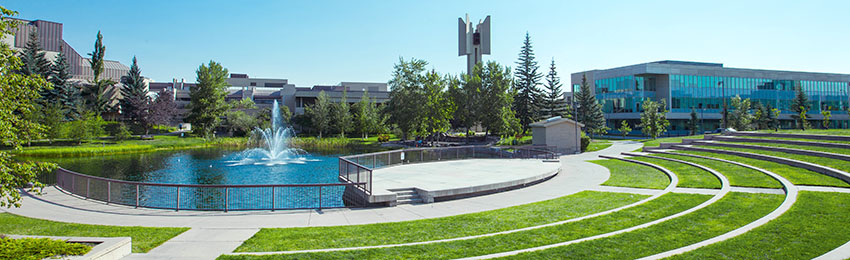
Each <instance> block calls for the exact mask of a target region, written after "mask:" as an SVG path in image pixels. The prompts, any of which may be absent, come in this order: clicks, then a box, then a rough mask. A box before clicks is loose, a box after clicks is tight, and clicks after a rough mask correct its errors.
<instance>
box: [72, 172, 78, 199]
mask: <svg viewBox="0 0 850 260" xmlns="http://www.w3.org/2000/svg"><path fill="white" fill-rule="evenodd" d="M76 186H77V178H76V177H75V176H74V175H73V174H72V175H71V193H74V194H76V193H77V187H76Z"/></svg>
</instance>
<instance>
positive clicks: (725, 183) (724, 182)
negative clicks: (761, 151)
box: [461, 155, 731, 259]
mask: <svg viewBox="0 0 850 260" xmlns="http://www.w3.org/2000/svg"><path fill="white" fill-rule="evenodd" d="M599 157H602V158H608V159H617V160H622V161H627V162H632V163H639V164H643V165H647V166H650V167H653V168H656V169H659V170H662V171H664V172H669V170H667V169H665V168H663V167H661V166H658V165H655V164H651V163H648V162H643V161H637V160H631V159H628V158H624V157H620V156H603V155H600V156H599ZM709 172H711V173H712V174H716V175H715V177H717V179H719V180H720V184H721V188H720V191H719V192H718V193H717V194H715V195H714V196H713V197H711V199H708V200H707V201H705V202H703V203H701V204H699V205H697V206H696V207H693V208H690V209H687V210H685V211H682V212H679V213H676V214H673V215H670V216H667V217H663V218H660V219H656V220H654V221H650V222H647V223H643V224H640V225H637V226H633V227H630V228H625V229H620V230H617V231H613V232H609V233H605V234H599V235H595V236H591V237H585V238H580V239H575V240H570V241H564V242H560V243H555V244H549V245H545V246H538V247H532V248H525V249H519V250H514V251H508V252H501V253H495V254H489V255H482V256H475V257H468V258H461V259H490V258H497V257H505V256H511V255H516V254H521V253H527V252H533V251H540V250H545V249H549V248H554V247H560V246H567V245H571V244H577V243H581V242H584V241H590V240H595V239H600V238H606V237H610V236H615V235H619V234H622V233H626V232H631V231H635V230H638V229H642V228H646V227H650V226H653V225H656V224H659V223H662V222H665V221H669V220H671V219H675V218H678V217H681V216H684V215H687V214H690V213H692V212H694V211H697V210H700V209H702V208H705V207H707V206H709V205H711V204H714V203H715V202H717V201H718V200H720V199H721V198H723V197H724V196H726V194H728V193H729V192H730V191H731V186H730V185H729V180H728V179H726V176H723V174H720V173H718V172H716V171H713V170H712V171H709ZM670 174H671V176H675V174H672V172H670ZM670 183H671V185H672V183H673V182H672V181H671V182H670Z"/></svg>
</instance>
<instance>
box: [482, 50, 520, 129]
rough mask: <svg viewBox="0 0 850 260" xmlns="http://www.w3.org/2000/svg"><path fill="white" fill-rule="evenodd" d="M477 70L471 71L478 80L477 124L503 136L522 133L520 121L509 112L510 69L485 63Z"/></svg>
mask: <svg viewBox="0 0 850 260" xmlns="http://www.w3.org/2000/svg"><path fill="white" fill-rule="evenodd" d="M479 67H480V69H479V70H475V69H473V71H474V73H476V75H477V77H478V78H480V85H481V86H480V88H479V90H480V92H481V95H478V96H477V97H478V98H480V100H479V101H477V102H474V103H476V104H478V105H479V108H478V109H479V110H478V111H477V112H476V113H477V114H478V115H479V116H480V117H479V122H480V123H481V126H482V127H484V129H486V130H487V132H494V133H501V134H503V135H514V134H517V133H520V132H524V131H523V129H522V125H521V121H520V120H519V118H517V117H516V114H515V113H514V111H513V110H511V105H512V104H513V98H514V92H512V91H511V85H512V84H513V81H512V80H511V69H510V68H508V67H507V66H505V67H503V66H501V65H499V64H498V63H496V62H492V61H491V62H487V64H486V65H485V66H479Z"/></svg>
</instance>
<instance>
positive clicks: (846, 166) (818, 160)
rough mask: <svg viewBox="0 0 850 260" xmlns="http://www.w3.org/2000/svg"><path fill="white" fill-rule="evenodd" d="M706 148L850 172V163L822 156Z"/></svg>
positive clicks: (719, 147) (729, 148)
mask: <svg viewBox="0 0 850 260" xmlns="http://www.w3.org/2000/svg"><path fill="white" fill-rule="evenodd" d="M701 147H704V148H711V149H718V150H726V151H739V152H748V153H757V154H764V155H770V156H775V157H780V158H787V159H793V160H798V161H804V162H810V163H814V164H819V165H823V166H826V167H831V168H834V169H838V170H842V171H845V172H850V161H845V160H839V159H832V158H825V157H820V156H813V155H801V154H793V153H783V152H775V151H768V150H759V149H745V148H733V147H721V146H701Z"/></svg>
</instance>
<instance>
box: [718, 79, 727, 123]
mask: <svg viewBox="0 0 850 260" xmlns="http://www.w3.org/2000/svg"><path fill="white" fill-rule="evenodd" d="M717 87H720V90H721V91H722V95H723V112H722V113H723V122H722V125H723V126H722V127H721V129H723V130H721V132H722V131H725V130H726V128H727V127H728V125H727V122H726V117H727V114H728V113H729V110H728V106H727V105H726V85H725V84H723V81H719V82H717Z"/></svg>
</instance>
